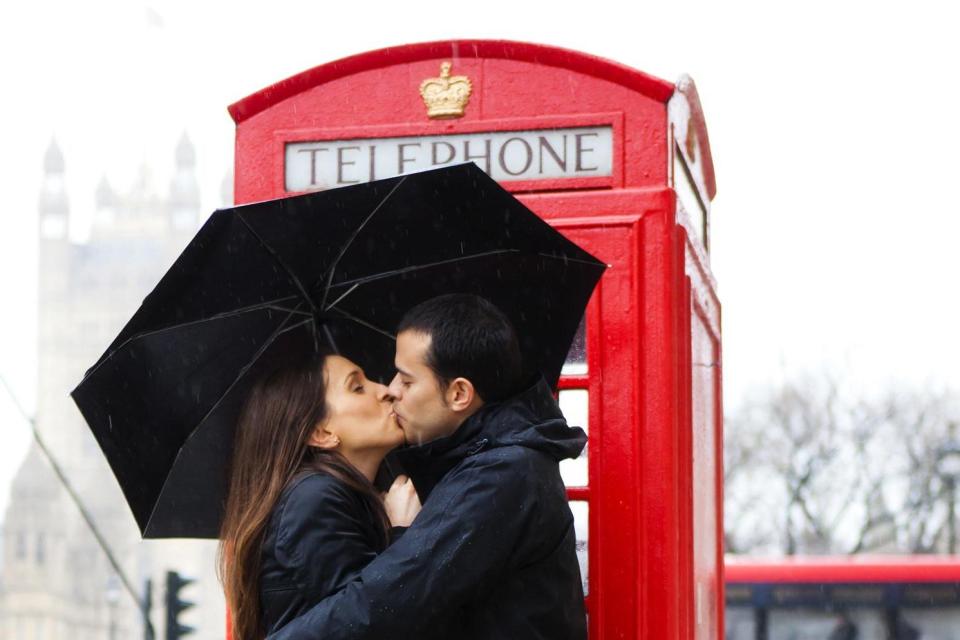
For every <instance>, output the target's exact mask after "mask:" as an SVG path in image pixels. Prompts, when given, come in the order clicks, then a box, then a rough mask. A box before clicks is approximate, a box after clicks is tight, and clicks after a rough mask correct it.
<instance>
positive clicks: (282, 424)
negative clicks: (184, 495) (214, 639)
mask: <svg viewBox="0 0 960 640" xmlns="http://www.w3.org/2000/svg"><path fill="white" fill-rule="evenodd" d="M325 360H326V354H313V355H309V356H305V357H303V358H302V359H301V360H300V361H298V362H288V363H286V364H285V365H284V366H283V368H281V369H278V370H275V371H273V372H272V373H270V374H268V375H266V376H264V377H262V378H260V380H258V381H257V383H255V384H254V386H253V389H252V391H251V393H250V395H249V397H248V398H247V402H246V405H245V406H244V409H243V412H242V414H241V416H240V420H239V422H238V424H237V431H236V439H235V443H234V451H233V458H232V461H231V470H230V485H229V493H228V495H227V504H226V512H225V514H224V518H223V523H222V525H221V528H220V547H219V552H218V557H217V568H218V572H219V576H220V581H221V582H222V583H223V587H224V592H225V594H226V599H227V607H228V609H229V611H230V617H231V622H232V628H233V638H234V640H260V639H262V638H264V637H265V635H266V634H265V630H264V625H263V621H262V616H261V610H260V566H261V553H262V551H261V547H262V544H263V539H264V535H265V533H266V528H267V525H268V524H269V521H270V516H271V513H272V511H273V508H274V506H275V505H276V503H277V500H279V498H280V495H281V493H282V492H283V490H284V488H285V487H286V486H287V485H288V484H289V483H290V481H291V480H293V478H294V477H295V476H298V475H299V474H301V473H304V472H310V471H319V472H322V473H327V474H329V475H331V476H333V477H335V478H337V479H339V480H341V481H342V482H344V483H345V484H347V485H348V486H350V487H351V488H353V489H354V490H356V491H357V492H359V493H360V495H361V496H362V497H363V498H364V500H365V502H367V503H368V507H369V509H370V513H371V514H372V515H373V518H374V520H375V524H376V525H377V528H378V529H379V531H380V532H381V534H382V543H383V546H386V537H387V531H388V529H389V520H388V519H387V515H386V512H385V511H384V508H383V503H382V502H381V500H380V497H379V495H378V494H377V492H376V489H375V488H374V487H373V485H372V484H371V483H370V481H369V480H367V478H366V477H365V476H364V475H363V474H361V473H360V472H359V471H358V470H357V469H356V468H355V467H354V466H353V465H351V464H350V463H349V462H347V460H346V458H344V457H343V456H342V455H340V454H339V453H337V452H335V451H327V450H322V449H319V448H316V447H311V446H309V445H308V444H307V440H308V439H309V437H310V434H311V433H312V431H313V429H314V427H315V426H316V425H317V424H318V423H320V422H322V421H323V420H324V419H325V418H326V414H327V409H326V402H325V394H326V384H325V381H324V374H323V365H324V362H325Z"/></svg>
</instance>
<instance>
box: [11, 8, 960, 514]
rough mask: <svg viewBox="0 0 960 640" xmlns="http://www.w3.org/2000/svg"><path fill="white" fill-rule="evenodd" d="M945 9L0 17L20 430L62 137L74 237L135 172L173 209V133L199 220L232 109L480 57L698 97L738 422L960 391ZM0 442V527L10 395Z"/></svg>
mask: <svg viewBox="0 0 960 640" xmlns="http://www.w3.org/2000/svg"><path fill="white" fill-rule="evenodd" d="M950 4H951V3H945V2H923V1H920V2H917V1H913V2H909V3H907V2H903V3H899V4H892V3H887V2H843V3H841V2H837V1H836V0H834V1H833V2H822V1H819V0H813V1H808V2H803V3H789V4H787V3H775V2H711V3H689V2H668V1H663V2H660V3H657V4H654V3H650V2H638V1H636V0H632V1H629V2H612V1H609V0H591V1H590V2H580V3H564V2H549V3H547V2H516V1H505V0H485V1H484V2H456V3H444V4H438V3H424V2H419V1H410V2H397V1H393V2H381V1H376V2H316V1H313V2H292V1H289V0H273V1H272V2H268V3H257V5H256V6H257V7H258V9H257V10H255V11H254V10H250V9H247V8H245V6H244V5H243V4H242V3H226V2H212V1H211V2H197V1H196V0H192V1H187V0H183V1H180V0H170V1H162V0H157V1H156V2H149V3H142V2H131V1H129V0H113V1H111V0H90V1H88V2H84V3H76V2H67V1H65V0H64V1H61V2H57V1H52V0H33V1H32V2H18V3H5V4H4V5H3V8H2V9H0V61H2V62H0V74H2V83H3V94H2V95H3V98H2V101H0V186H2V192H0V193H2V196H3V204H2V206H0V216H2V229H3V231H2V232H0V292H2V296H3V297H2V299H3V303H2V309H3V311H2V315H0V323H2V324H0V375H2V376H3V377H4V378H5V379H6V380H7V381H8V382H9V383H10V384H11V385H12V386H13V388H14V390H15V392H16V393H17V394H18V395H19V396H20V398H21V399H22V401H23V402H24V403H25V404H26V405H27V408H28V410H30V411H32V410H33V404H34V401H35V379H36V330H35V324H36V225H37V222H36V203H37V195H38V189H39V185H40V178H41V169H42V158H43V153H44V151H45V149H46V147H47V145H48V143H49V141H50V139H51V137H52V136H56V138H57V140H58V142H59V143H60V145H61V147H62V149H63V151H64V154H65V156H66V164H67V176H68V184H69V194H70V197H71V206H72V211H73V213H74V214H75V215H74V228H73V229H72V233H73V235H74V237H75V238H78V239H81V238H82V237H83V235H84V233H85V222H86V220H87V219H88V218H89V215H90V213H91V211H92V208H93V194H94V189H95V187H96V184H97V181H98V180H99V179H100V176H101V175H106V176H107V177H108V178H109V179H110V181H111V183H112V184H113V185H114V186H115V187H117V188H118V189H120V190H124V189H126V188H128V187H129V185H130V183H131V182H132V181H133V179H134V176H135V175H136V173H137V171H138V168H139V167H140V166H141V165H143V164H147V165H148V166H150V168H151V169H152V170H153V177H154V180H155V184H156V185H157V187H158V188H160V189H165V188H166V185H167V184H168V180H169V169H170V165H171V158H172V153H173V148H174V145H175V144H176V141H177V139H178V138H179V136H180V134H181V133H182V132H183V131H184V130H186V131H187V132H188V134H189V135H190V137H191V139H192V140H193V142H194V143H195V145H196V147H197V152H198V160H199V169H198V172H199V179H200V181H201V185H202V188H203V189H204V191H203V206H204V209H208V210H212V209H213V208H214V207H216V206H218V205H219V188H220V183H221V180H222V178H223V175H224V174H225V172H226V171H227V170H228V168H229V166H230V163H231V162H232V157H233V147H232V143H233V126H232V121H231V120H230V118H229V116H228V115H227V112H226V107H227V105H228V104H230V103H232V102H233V101H235V100H237V99H239V98H242V97H244V96H246V95H248V94H250V93H252V92H254V91H256V90H258V89H260V88H262V87H264V86H266V85H267V84H270V83H272V82H275V81H277V80H280V79H282V78H285V77H287V76H289V75H292V74H294V73H297V72H299V71H302V70H304V69H306V68H309V67H312V66H314V65H317V64H320V63H323V62H326V61H330V60H333V59H336V58H338V57H342V56H345V55H349V54H352V53H357V52H361V51H365V50H368V49H373V48H380V47H383V46H389V45H394V44H402V43H406V42H417V41H424V40H437V39H446V38H451V37H483V38H506V39H513V40H525V41H532V42H541V43H546V44H555V45H560V46H565V47H568V48H573V49H579V50H582V51H585V52H588V53H593V54H596V55H600V56H604V57H608V58H611V59H614V60H617V61H620V62H623V63H625V64H628V65H630V66H633V67H636V68H638V69H641V70H644V71H647V72H649V73H652V74H654V75H658V76H660V77H663V78H666V79H668V80H675V79H676V78H677V77H678V75H679V74H680V73H682V72H686V73H689V74H690V75H691V76H693V78H694V79H695V81H696V82H697V85H698V87H699V91H700V96H701V99H702V101H703V105H704V109H705V112H706V118H707V126H708V129H709V134H710V140H711V145H712V148H713V155H714V162H715V165H716V170H717V182H718V195H717V198H716V200H715V201H714V206H713V225H714V226H713V250H714V253H713V268H714V272H715V274H716V276H717V278H718V280H719V284H720V296H721V301H722V303H723V305H724V350H725V353H724V364H725V373H724V375H725V379H724V384H725V396H726V402H727V404H728V406H732V405H734V404H735V403H736V402H737V399H738V398H739V397H742V395H743V394H744V392H745V390H747V389H749V388H751V387H755V386H756V385H762V384H766V383H768V382H769V381H771V380H773V379H776V378H777V377H779V376H782V375H784V374H789V373H790V372H792V371H795V370H800V369H815V370H816V369H818V368H820V367H822V366H828V367H832V368H835V369H837V368H839V369H842V370H843V371H844V372H845V373H846V375H848V376H850V377H851V378H852V379H855V380H856V381H857V384H858V385H861V388H862V389H864V390H866V391H869V390H870V389H874V388H879V387H882V386H889V385H891V384H929V385H935V386H937V387H943V386H952V387H955V388H960V368H958V366H957V362H958V361H960V340H958V339H957V337H956V335H955V327H956V325H957V318H958V312H960V298H958V293H957V286H956V284H955V282H954V280H955V277H956V275H957V273H958V269H957V266H956V257H955V254H956V243H957V238H958V236H960V215H958V214H960V211H958V209H960V206H958V204H957V200H956V197H955V193H954V191H955V185H956V184H957V177H958V169H960V161H958V159H957V153H958V149H960V117H958V115H957V114H958V113H960V88H958V86H960V83H958V82H957V66H956V65H957V61H958V60H960V37H958V34H957V25H958V24H960V23H958V20H957V19H956V18H957V16H956V15H955V14H954V10H953V9H952V8H947V7H949V6H950ZM472 7H477V8H476V9H473V8H472ZM784 7H787V8H784ZM0 434H2V441H0V442H2V446H0V509H2V508H3V507H4V505H5V503H6V494H7V486H8V483H9V479H10V477H11V476H12V474H13V472H14V471H15V468H16V465H17V464H18V463H19V460H20V458H21V457H22V455H23V452H24V451H25V447H26V444H27V442H28V439H29V431H28V429H27V427H26V425H25V424H23V422H22V420H20V419H19V418H18V416H17V413H16V412H15V411H14V410H13V407H12V405H11V403H10V401H9V400H8V398H6V397H5V396H4V394H3V393H2V392H0ZM0 517H2V516H0Z"/></svg>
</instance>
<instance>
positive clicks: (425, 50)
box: [228, 40, 676, 124]
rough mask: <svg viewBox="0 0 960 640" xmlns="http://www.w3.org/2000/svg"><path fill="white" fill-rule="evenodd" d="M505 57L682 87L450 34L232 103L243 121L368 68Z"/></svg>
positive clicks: (639, 87)
mask: <svg viewBox="0 0 960 640" xmlns="http://www.w3.org/2000/svg"><path fill="white" fill-rule="evenodd" d="M444 57H452V58H454V59H457V58H460V59H462V58H502V59H508V60H519V61H523V62H531V63H535V64H542V65H547V66H552V67H561V68H566V69H570V70H571V71H576V72H578V73H583V74H585V75H589V76H594V77H597V78H602V79H604V80H608V81H610V82H616V83H618V84H621V85H623V86H625V87H628V88H630V89H633V90H635V91H638V92H640V93H642V94H644V95H646V96H649V97H650V98H652V99H654V100H658V101H660V102H666V101H667V100H669V99H670V96H672V95H673V93H674V92H675V91H676V87H675V86H674V85H673V84H671V83H669V82H666V81H665V80H661V79H660V78H656V77H654V76H651V75H649V74H646V73H643V72H642V71H637V70H636V69H632V68H630V67H628V66H626V65H622V64H619V63H617V62H613V61H611V60H606V59H604V58H599V57H596V56H591V55H588V54H585V53H580V52H579V51H572V50H570V49H562V48H560V47H551V46H547V45H541V44H530V43H527V42H511V41H508V40H445V41H442V42H422V43H417V44H408V45H401V46H396V47H388V48H386V49H377V50H375V51H367V52H364V53H359V54H357V55H353V56H348V57H346V58H341V59H339V60H334V61H333V62H328V63H326V64H321V65H319V66H316V67H313V68H312V69H307V70H306V71H303V72H301V73H298V74H296V75H294V76H290V77H289V78H287V79H285V80H281V81H279V82H277V83H275V84H272V85H270V86H269V87H267V88H265V89H262V90H260V91H257V92H256V93H254V94H251V95H249V96H247V97H246V98H243V99H242V100H239V101H237V102H235V103H234V104H232V105H230V106H229V107H228V110H229V111H230V115H231V116H233V119H234V122H236V123H237V124H240V123H241V122H243V121H244V120H246V119H248V118H251V117H253V116H255V115H256V114H258V113H260V112H261V111H263V110H265V109H268V108H270V107H272V106H273V105H275V104H277V103H279V102H282V101H284V100H286V99H287V98H290V97H291V96H294V95H296V94H298V93H301V92H303V91H306V90H307V89H311V88H313V87H316V86H318V85H321V84H324V83H326V82H330V81H331V80H336V79H338V78H343V77H345V76H349V75H352V74H355V73H360V72H362V71H370V70H372V69H377V68H380V67H387V66H391V65H396V64H405V63H410V62H419V61H421V60H430V59H433V58H444Z"/></svg>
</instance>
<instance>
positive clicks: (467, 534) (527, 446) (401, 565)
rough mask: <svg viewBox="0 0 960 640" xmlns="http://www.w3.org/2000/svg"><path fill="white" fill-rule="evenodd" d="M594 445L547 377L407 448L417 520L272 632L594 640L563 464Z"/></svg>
mask: <svg viewBox="0 0 960 640" xmlns="http://www.w3.org/2000/svg"><path fill="white" fill-rule="evenodd" d="M585 443H586V435H585V434H584V432H583V430H582V429H579V428H576V427H574V428H571V427H569V426H567V424H566V422H565V421H564V419H563V416H562V414H561V413H560V409H559V407H558V406H557V403H556V401H555V400H554V398H553V396H552V395H551V393H550V389H549V387H548V386H547V385H546V383H545V382H543V381H542V380H541V381H540V382H538V383H537V384H536V385H534V386H533V387H532V388H530V389H528V390H527V391H525V392H524V393H522V394H520V395H519V396H516V397H514V398H512V399H510V400H508V401H505V402H503V403H497V404H489V405H486V406H484V407H483V408H481V409H480V410H479V411H478V412H477V413H475V414H474V415H473V416H471V417H470V418H468V419H467V420H466V421H465V422H464V423H463V424H462V425H461V426H460V428H459V429H458V430H457V432H456V433H455V434H454V435H453V436H451V437H449V438H444V439H442V440H437V441H434V442H432V443H430V444H428V445H424V446H423V447H417V448H412V449H408V450H405V452H404V454H405V456H404V457H405V460H404V466H405V468H406V469H407V470H408V471H409V472H410V473H411V475H412V478H413V481H414V484H415V485H416V486H417V488H418V491H422V495H423V494H428V497H427V499H426V501H425V503H424V505H423V510H422V511H421V512H420V514H419V515H418V516H417V518H416V520H415V521H414V523H413V525H412V526H411V527H410V528H409V529H408V530H407V532H406V533H405V534H404V535H403V537H401V538H400V539H399V540H398V541H396V542H395V543H394V544H393V545H392V546H391V547H389V548H388V549H387V550H386V551H384V552H383V553H382V554H381V555H379V556H378V557H377V558H376V559H375V560H373V561H372V562H371V563H370V564H368V565H367V566H366V567H365V568H364V569H363V570H362V571H361V572H360V575H359V577H358V578H357V579H355V580H352V581H351V582H349V583H348V584H347V586H346V587H345V588H344V589H343V590H341V591H339V592H338V593H336V594H334V595H332V596H330V597H328V598H326V599H324V600H323V601H322V602H320V603H319V604H317V605H316V606H314V607H313V608H312V609H310V610H309V611H308V612H307V613H305V614H303V615H301V616H299V617H297V618H296V619H294V620H293V621H291V622H290V623H288V624H287V625H286V626H284V627H283V628H282V629H281V630H280V631H278V632H276V633H272V634H270V636H269V637H268V640H313V639H316V640H321V639H323V640H338V639H344V640H347V639H353V640H358V639H361V638H368V639H374V638H376V639H386V638H463V639H468V638H473V639H477V640H496V639H499V638H502V639H505V640H506V639H510V640H515V639H518V638H523V639H524V640H538V639H544V640H566V639H569V640H582V639H584V638H586V635H587V632H586V616H585V613H584V604H583V588H582V584H581V581H580V568H579V565H578V564H577V557H576V549H575V536H574V529H573V515H572V514H571V512H570V507H569V506H568V504H567V498H566V493H565V489H564V485H563V481H562V480H561V478H560V472H559V467H558V463H559V461H560V460H563V459H565V458H572V457H576V456H577V455H579V453H580V451H581V450H582V449H583V447H584V444H585Z"/></svg>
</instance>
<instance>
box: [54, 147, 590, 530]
mask: <svg viewBox="0 0 960 640" xmlns="http://www.w3.org/2000/svg"><path fill="white" fill-rule="evenodd" d="M604 268H605V265H603V263H601V262H599V261H598V260H596V259H595V258H594V257H593V256H591V255H590V254H588V253H587V252H585V251H584V250H582V249H581V248H579V247H578V246H577V245H575V244H574V243H572V242H570V241H569V240H567V239H566V238H564V237H563V236H562V235H561V234H560V233H558V232H557V231H555V230H554V229H552V228H551V227H550V226H549V225H547V224H546V223H545V222H543V221H542V220H540V218H538V217H537V216H536V215H535V214H533V213H532V212H531V211H530V210H529V209H527V208H526V207H524V206H523V205H522V204H521V203H520V202H519V201H517V200H516V199H515V198H513V197H512V196H511V195H510V194H509V193H507V192H506V191H504V190H503V189H502V188H501V187H500V186H499V185H498V184H497V183H496V182H495V181H494V180H492V179H491V178H489V177H488V176H487V175H486V174H484V173H483V172H482V171H481V170H480V169H478V168H477V167H476V166H475V165H473V164H465V165H458V166H453V167H448V168H444V169H437V170H433V171H426V172H423V173H417V174H413V175H409V176H401V177H397V178H390V179H387V180H379V181H376V182H371V183H367V184H362V185H355V186H349V187H344V188H340V189H332V190H328V191H322V192H317V193H310V194H306V195H301V196H295V197H290V198H284V199H280V200H272V201H267V202H261V203H256V204H250V205H244V206H239V207H234V208H232V209H222V210H218V211H216V212H214V213H213V215H211V216H210V218H209V219H208V220H207V222H206V224H204V225H203V227H202V228H201V229H200V231H199V232H198V233H197V235H196V237H195V238H194V239H193V240H192V241H191V242H190V244H189V245H188V246H187V248H186V249H185V250H184V251H183V253H182V254H181V255H180V257H179V258H178V259H177V260H176V262H175V263H174V264H173V266H172V267H171V268H170V270H169V271H168V272H167V274H166V275H165V276H164V277H163V278H162V279H161V280H160V282H159V284H157V286H156V287H155V288H154V290H153V291H152V292H151V293H150V294H149V295H148V296H147V297H146V299H145V300H144V301H143V304H142V305H141V307H140V309H139V310H138V311H137V312H136V313H135V314H134V316H133V318H131V319H130V321H129V322H128V323H127V325H126V326H125V327H124V328H123V330H122V331H121V332H120V335H118V336H117V337H116V339H114V341H113V343H112V344H111V345H110V347H109V348H108V349H107V350H106V352H105V353H104V355H103V356H101V358H100V359H99V360H98V361H97V363H96V364H95V365H94V366H93V367H92V368H91V369H90V370H89V371H88V372H87V374H86V376H84V379H83V381H82V382H81V383H80V384H79V385H78V386H77V388H76V389H75V390H74V391H73V394H72V395H73V398H74V401H75V402H76V403H77V406H78V407H79V408H80V411H81V412H82V413H83V416H84V418H85V419H86V421H87V423H88V424H89V425H90V428H91V429H92V431H93V433H94V435H95V436H96V438H97V441H98V442H99V443H100V447H101V448H102V449H103V452H104V454H105V455H106V457H107V460H108V461H109V463H110V466H111V467H112V469H113V472H114V474H115V475H116V476H117V479H118V481H119V483H120V486H121V488H122V490H123V492H124V495H125V496H126V499H127V502H128V503H129V504H130V507H131V509H132V511H133V514H134V517H135V518H136V520H137V524H138V525H139V526H140V530H141V532H142V533H143V535H144V537H147V538H169V537H200V538H215V537H217V534H218V529H219V523H220V519H221V516H222V512H223V503H224V498H225V495H226V483H227V477H226V468H227V464H228V462H229V458H230V453H231V450H232V441H233V429H234V424H235V422H236V419H237V416H238V413H239V410H240V407H241V405H242V402H243V399H244V398H245V397H246V394H247V392H248V390H249V388H250V384H251V383H252V381H253V380H255V379H256V377H257V374H258V372H259V371H262V370H264V369H265V368H268V367H272V366H275V364H276V363H278V362H281V361H282V360H283V359H284V357H285V355H286V354H288V353H290V352H291V350H303V349H305V348H311V346H312V345H317V344H319V343H321V342H322V343H325V344H328V345H330V346H332V347H333V348H334V349H336V350H337V351H338V352H339V353H341V354H343V355H344V356H346V357H348V358H350V359H351V360H354V361H355V362H357V363H358V364H360V365H361V366H363V367H364V369H365V370H366V371H367V372H368V375H370V376H371V377H374V378H379V379H381V380H386V379H388V378H389V377H390V376H391V375H392V372H393V355H394V335H393V330H394V328H395V327H396V326H397V323H398V322H399V320H400V318H401V316H402V315H403V313H404V312H405V311H406V310H407V309H409V308H410V307H412V306H413V305H415V304H417V303H419V302H422V301H424V300H427V299H429V298H432V297H434V296H437V295H441V294H444V293H455V292H465V293H475V294H478V295H481V296H484V297H486V298H488V299H490V300H491V301H492V302H493V303H494V304H496V305H497V306H499V307H500V308H501V309H503V311H504V312H505V313H506V314H507V315H508V316H509V317H510V318H511V320H512V321H513V322H514V323H515V325H516V328H517V332H518V334H519V336H520V338H521V350H522V352H523V356H524V361H525V363H526V364H527V366H528V368H529V369H530V371H531V372H532V371H534V370H539V371H540V372H541V373H542V374H543V375H544V376H545V377H546V378H547V380H548V381H550V382H551V383H552V384H554V385H555V384H556V382H557V379H558V378H559V375H560V369H561V367H562V366H563V362H564V359H565V356H566V353H567V350H568V349H569V346H570V343H571V341H572V340H573V337H574V334H575V332H576V330H577V326H578V324H579V322H580V318H581V316H582V314H583V310H584V307H585V306H586V303H587V301H588V299H589V297H590V295H591V292H592V291H593V288H594V286H595V285H596V283H597V281H598V280H599V278H600V276H601V274H602V273H603V270H604Z"/></svg>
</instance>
